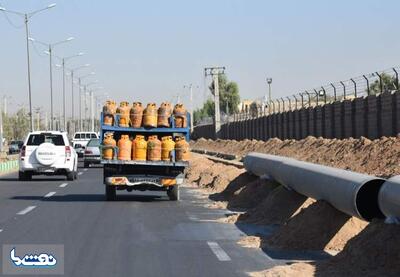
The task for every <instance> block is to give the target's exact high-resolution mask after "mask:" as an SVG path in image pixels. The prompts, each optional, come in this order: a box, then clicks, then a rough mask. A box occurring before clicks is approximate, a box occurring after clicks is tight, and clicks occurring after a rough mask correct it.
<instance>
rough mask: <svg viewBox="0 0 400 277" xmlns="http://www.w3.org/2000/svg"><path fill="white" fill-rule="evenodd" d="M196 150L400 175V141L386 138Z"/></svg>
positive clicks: (228, 143) (230, 143)
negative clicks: (261, 155)
mask: <svg viewBox="0 0 400 277" xmlns="http://www.w3.org/2000/svg"><path fill="white" fill-rule="evenodd" d="M191 147H192V148H193V149H205V150H211V151H217V152H221V153H229V154H236V155H239V156H244V155H246V154H247V153H249V152H252V151H255V152H261V153H267V154H273V155H281V156H286V157H292V158H295V159H299V160H303V161H308V162H312V163H318V164H323V165H327V166H333V167H337V168H342V169H349V170H352V171H355V172H361V173H367V174H372V175H377V176H382V177H388V176H393V175H398V174H400V167H398V160H399V158H400V138H396V137H389V138H388V137H382V138H380V139H376V140H372V141H371V140H369V139H367V138H364V137H361V138H360V139H353V138H349V139H343V140H339V139H324V138H315V137H312V136H309V137H307V138H305V139H302V140H283V141H282V140H280V139H277V138H273V139H270V140H268V141H257V140H243V141H235V140H215V141H213V140H205V139H199V140H197V141H192V142H191Z"/></svg>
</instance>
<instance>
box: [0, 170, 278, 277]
mask: <svg viewBox="0 0 400 277" xmlns="http://www.w3.org/2000/svg"><path fill="white" fill-rule="evenodd" d="M79 171H80V173H79V174H80V175H79V179H78V180H76V181H73V182H70V181H66V180H65V178H56V177H40V176H37V177H34V178H33V180H32V181H29V182H19V181H18V180H17V178H16V175H17V174H10V175H5V176H0V244H1V245H4V244H63V245H64V249H65V250H64V252H65V276H96V277H98V276H245V275H247V274H246V273H248V272H253V271H259V270H262V269H265V268H267V267H270V266H272V265H274V264H276V263H278V261H274V260H272V259H271V258H270V257H269V256H268V255H267V254H265V253H264V252H263V251H261V250H258V249H250V248H243V247H241V246H239V245H238V244H237V243H236V242H237V240H238V239H240V237H241V236H244V235H245V234H246V233H247V234H251V233H252V232H253V233H257V232H264V231H265V230H261V229H257V228H256V227H252V226H242V227H237V226H235V225H233V224H223V223H218V222H215V219H218V218H221V217H223V216H224V214H225V213H226V212H227V211H226V210H215V209H209V208H206V207H204V205H205V204H207V202H208V201H209V200H208V199H200V198H199V197H198V195H199V194H198V192H197V191H196V190H194V189H190V188H183V190H182V194H181V196H182V200H181V201H179V202H172V201H169V200H168V198H167V197H166V195H164V193H158V192H148V193H141V192H135V191H133V192H130V193H129V192H119V193H117V195H118V200H117V201H115V202H106V201H105V200H104V186H103V184H102V169H101V168H90V169H87V170H85V169H83V168H79ZM2 258H4V257H2Z"/></svg>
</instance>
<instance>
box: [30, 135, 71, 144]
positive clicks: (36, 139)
mask: <svg viewBox="0 0 400 277" xmlns="http://www.w3.org/2000/svg"><path fill="white" fill-rule="evenodd" d="M45 142H48V143H52V144H54V145H57V146H61V145H65V143H64V139H63V137H62V135H53V134H34V135H30V136H29V139H28V142H27V145H33V146H35V145H40V144H42V143H45Z"/></svg>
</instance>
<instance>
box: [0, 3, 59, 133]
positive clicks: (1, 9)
mask: <svg viewBox="0 0 400 277" xmlns="http://www.w3.org/2000/svg"><path fill="white" fill-rule="evenodd" d="M55 6H56V4H50V5H48V6H47V7H45V8H43V9H39V10H36V11H33V12H30V13H21V12H18V11H13V10H8V9H6V8H4V7H1V6H0V11H3V12H7V13H12V14H16V15H18V16H21V17H22V18H23V19H24V23H25V35H26V54H27V61H28V62H27V64H28V92H29V117H30V129H31V132H32V131H33V113H32V88H31V66H30V57H29V29H28V22H29V19H31V18H32V17H33V16H34V15H35V14H37V13H39V12H42V11H45V10H48V9H51V8H53V7H55Z"/></svg>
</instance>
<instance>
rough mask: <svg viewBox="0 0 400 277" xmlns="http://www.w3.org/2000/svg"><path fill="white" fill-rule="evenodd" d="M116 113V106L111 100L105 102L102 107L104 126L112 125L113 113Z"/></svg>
mask: <svg viewBox="0 0 400 277" xmlns="http://www.w3.org/2000/svg"><path fill="white" fill-rule="evenodd" d="M116 111H117V104H116V103H115V101H113V100H107V101H106V103H105V104H104V106H103V122H104V125H109V126H112V125H114V118H115V113H116Z"/></svg>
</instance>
